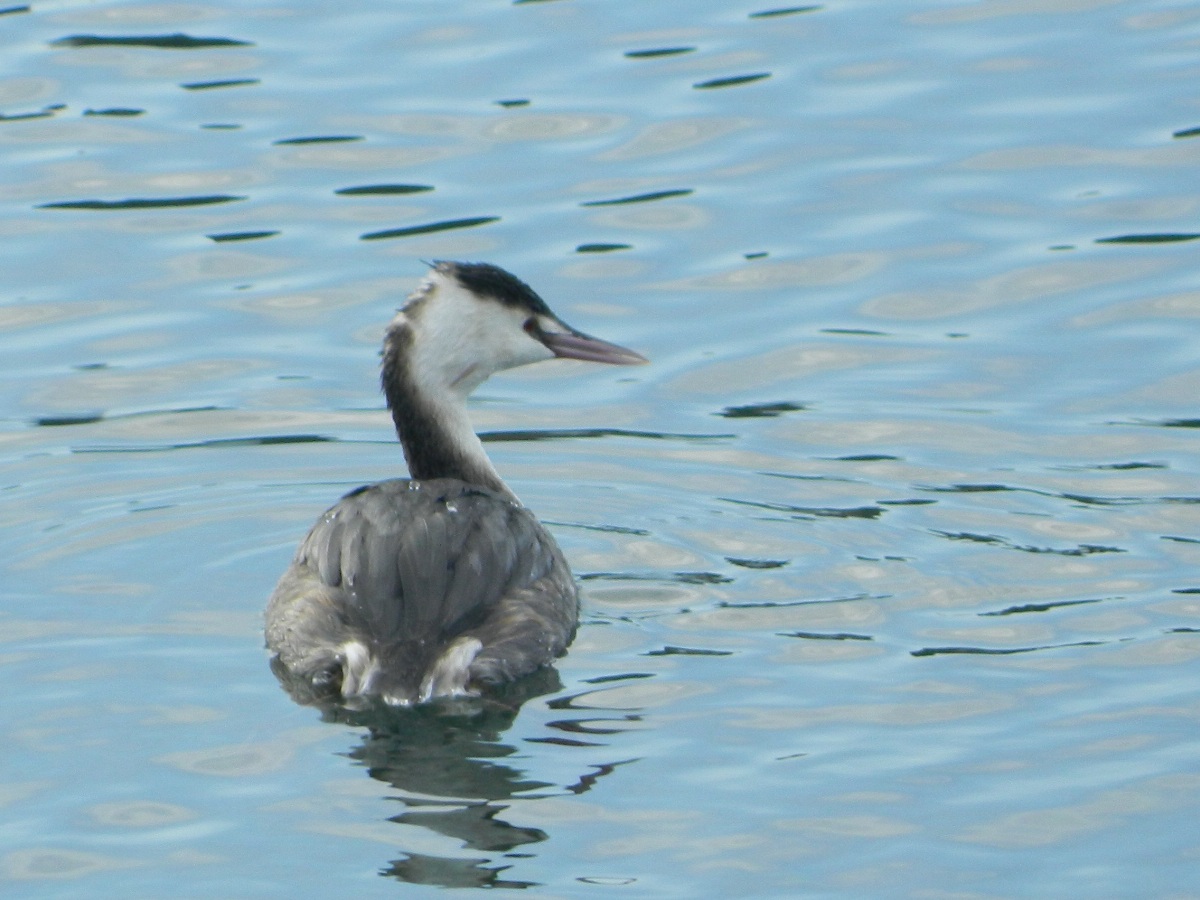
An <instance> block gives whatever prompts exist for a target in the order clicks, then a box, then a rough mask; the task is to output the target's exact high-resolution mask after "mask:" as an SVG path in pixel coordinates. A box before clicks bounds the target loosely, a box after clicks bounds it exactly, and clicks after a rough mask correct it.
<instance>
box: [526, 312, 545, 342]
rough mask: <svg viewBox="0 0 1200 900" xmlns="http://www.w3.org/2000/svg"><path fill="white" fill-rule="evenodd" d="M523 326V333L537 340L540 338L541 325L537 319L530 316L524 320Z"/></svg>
mask: <svg viewBox="0 0 1200 900" xmlns="http://www.w3.org/2000/svg"><path fill="white" fill-rule="evenodd" d="M523 327H524V329H525V333H526V334H527V335H529V336H530V337H532V338H537V339H538V340H541V337H542V326H540V325H539V324H538V322H537V319H535V318H533V317H532V316H530V317H529V318H528V319H526V320H525V325H524V326H523Z"/></svg>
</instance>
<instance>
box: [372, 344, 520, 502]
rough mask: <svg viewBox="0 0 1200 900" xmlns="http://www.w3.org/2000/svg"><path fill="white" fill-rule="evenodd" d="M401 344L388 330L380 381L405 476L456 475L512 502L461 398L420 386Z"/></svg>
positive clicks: (415, 477) (449, 476)
mask: <svg viewBox="0 0 1200 900" xmlns="http://www.w3.org/2000/svg"><path fill="white" fill-rule="evenodd" d="M406 343H407V341H406V336H404V335H399V334H389V336H388V341H387V344H386V345H385V349H384V357H383V373H382V381H383V390H384V394H385V395H386V397H387V403H388V408H389V409H390V410H391V413H392V421H393V422H395V423H396V434H397V435H399V437H400V445H401V446H402V447H403V448H404V458H405V460H406V461H407V462H408V472H409V475H411V476H412V477H413V478H414V479H418V480H426V479H430V478H456V479H458V480H459V481H465V482H466V483H468V484H474V485H479V486H480V487H485V488H490V489H491V490H494V491H497V492H499V493H501V494H503V495H505V496H507V497H510V498H512V499H513V500H514V501H515V500H516V497H515V495H514V494H513V493H512V491H511V490H509V488H508V486H507V485H506V484H505V483H504V481H503V480H502V479H501V478H500V474H499V473H498V472H497V471H496V469H495V467H494V466H493V465H492V461H491V460H490V459H488V456H487V453H486V452H485V451H484V449H483V443H482V442H481V441H480V440H479V436H478V435H477V434H475V430H474V428H472V427H471V420H470V417H469V416H468V415H467V405H466V398H465V397H463V396H461V395H460V394H459V393H457V392H455V391H453V390H450V389H446V390H443V391H432V390H430V389H429V388H428V387H425V386H423V385H422V383H421V380H420V379H419V378H417V377H416V374H415V373H414V372H413V371H412V366H411V365H410V364H409V360H410V359H411V356H410V355H409V354H407V353H405V349H406V347H405V344H406Z"/></svg>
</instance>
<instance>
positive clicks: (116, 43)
mask: <svg viewBox="0 0 1200 900" xmlns="http://www.w3.org/2000/svg"><path fill="white" fill-rule="evenodd" d="M50 46H52V47H150V48H153V49H157V50H205V49H209V48H213V47H253V46H254V44H253V42H251V41H238V40H234V39H233V38H198V37H191V36H190V35H187V34H181V33H180V34H162V35H126V36H117V37H113V36H104V35H95V34H77V35H72V36H70V37H64V38H59V39H58V40H55V41H51V42H50Z"/></svg>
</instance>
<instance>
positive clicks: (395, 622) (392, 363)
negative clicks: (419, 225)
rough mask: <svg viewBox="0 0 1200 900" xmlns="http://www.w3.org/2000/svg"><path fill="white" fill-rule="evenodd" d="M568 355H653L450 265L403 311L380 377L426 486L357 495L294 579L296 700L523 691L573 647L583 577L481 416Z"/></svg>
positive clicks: (509, 280) (280, 663)
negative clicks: (479, 425)
mask: <svg viewBox="0 0 1200 900" xmlns="http://www.w3.org/2000/svg"><path fill="white" fill-rule="evenodd" d="M554 356H564V357H571V358H576V359H592V360H595V361H600V362H609V363H617V364H625V363H636V362H643V361H644V360H643V359H642V358H641V357H640V356H638V355H637V354H635V353H632V352H631V351H628V350H625V349H624V348H621V347H617V346H616V345H614V344H608V343H605V342H603V341H599V340H596V339H594V338H589V337H587V336H586V335H583V334H580V333H579V332H575V331H573V330H571V329H570V328H568V327H567V326H565V325H564V324H563V323H562V322H561V321H560V320H558V319H557V318H556V317H555V316H554V315H553V313H551V312H550V310H549V308H548V307H546V304H545V303H544V302H543V301H542V300H541V298H539V297H538V296H537V295H536V294H535V293H534V292H533V291H532V290H531V289H530V288H529V287H528V286H526V285H525V284H524V283H522V282H520V281H519V280H517V279H516V278H515V277H514V276H512V275H510V274H508V273H507V272H505V271H503V270H502V269H498V268H496V267H495V266H490V265H486V264H479V263H475V264H466V263H437V264H436V265H435V266H434V269H433V271H432V273H431V275H430V276H429V278H427V279H426V280H425V281H424V282H423V283H422V286H421V287H420V288H419V289H418V290H417V292H416V293H414V294H413V295H412V297H411V298H410V300H409V302H408V304H407V305H406V306H405V307H404V309H403V310H401V311H400V312H399V313H398V314H397V315H396V317H395V319H393V321H392V323H391V325H390V326H389V328H388V332H387V337H386V338H385V341H384V351H383V374H382V382H383V388H384V393H385V394H386V396H387V400H388V406H389V408H390V409H391V412H392V417H393V420H394V421H395V424H396V430H397V433H398V435H399V437H400V441H401V444H402V446H403V447H404V453H405V457H406V459H407V461H408V466H409V473H410V475H411V476H412V477H411V478H409V479H397V480H393V481H384V482H380V483H378V484H373V485H368V486H366V487H362V488H359V489H357V490H355V491H352V492H350V493H349V494H347V495H346V496H345V497H343V498H342V499H341V500H340V501H339V502H338V503H337V504H336V505H334V506H333V507H332V508H330V509H329V510H328V511H327V512H326V513H325V514H324V515H323V516H322V517H321V518H320V520H318V522H317V523H316V524H315V525H314V526H313V528H312V530H311V531H309V533H308V536H307V537H306V538H305V539H304V541H303V543H302V544H301V545H300V548H299V550H297V552H296V556H295V558H294V559H293V561H292V563H291V565H290V566H289V567H288V569H287V571H286V572H284V574H283V577H282V578H280V580H279V584H278V585H277V586H276V588H275V591H274V593H273V594H272V595H271V599H270V601H269V602H268V604H267V613H266V640H267V646H268V648H269V649H270V651H271V653H272V655H273V659H272V667H273V668H274V669H275V671H276V673H277V674H278V675H279V676H280V678H281V679H282V680H283V681H284V683H285V684H286V685H287V686H288V687H289V689H290V690H291V691H292V693H293V695H294V696H296V697H297V698H298V699H303V700H306V701H311V702H326V703H329V702H332V703H338V704H345V705H351V706H353V705H360V704H362V703H364V702H368V698H372V697H375V698H379V699H381V700H383V701H384V702H387V703H390V704H393V705H408V704H411V703H419V702H424V701H426V700H430V699H433V698H436V697H441V696H455V695H463V694H473V693H477V692H479V691H480V690H481V689H483V688H486V687H488V686H492V685H498V684H502V683H504V682H508V681H512V680H514V679H516V678H520V677H521V676H523V675H527V674H529V673H531V672H533V671H535V670H536V669H538V668H540V667H542V666H544V665H547V664H548V663H550V662H551V661H552V660H553V659H555V658H556V657H558V656H560V655H561V654H562V653H563V652H564V651H565V650H566V648H567V646H568V645H569V644H570V642H571V640H572V638H573V637H574V634H575V627H576V623H577V621H578V615H579V599H578V594H577V592H576V588H575V583H574V580H573V579H572V577H571V572H570V569H569V568H568V566H567V563H566V561H565V559H564V558H563V555H562V552H561V551H560V550H559V548H558V545H557V544H556V543H555V541H554V538H553V537H552V536H551V535H550V533H549V532H548V531H546V529H545V528H544V527H543V526H542V525H541V523H539V522H538V521H537V519H536V517H535V516H534V515H533V514H532V513H531V512H530V511H529V510H528V509H526V508H525V507H524V506H522V505H521V504H520V502H519V501H518V500H517V499H516V497H515V496H514V495H513V493H512V492H511V491H510V490H509V489H508V487H507V486H506V485H505V484H504V482H503V481H502V480H501V479H500V476H499V475H498V474H497V472H496V470H495V469H494V468H493V467H492V464H491V462H490V461H489V460H488V458H487V455H486V453H485V452H484V450H483V445H482V444H481V443H480V441H479V438H478V437H477V436H476V435H475V433H474V431H473V430H472V429H471V426H470V421H469V419H468V418H467V414H466V397H467V395H468V394H469V393H470V392H471V391H472V390H474V389H475V388H476V387H477V386H478V385H479V384H481V383H482V382H483V381H484V380H485V379H486V378H487V377H488V376H489V375H491V374H492V373H494V372H497V371H500V370H502V369H506V368H512V367H513V366H518V365H524V364H527V363H531V362H536V361H538V360H542V359H550V358H552V357H554Z"/></svg>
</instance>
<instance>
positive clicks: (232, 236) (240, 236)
mask: <svg viewBox="0 0 1200 900" xmlns="http://www.w3.org/2000/svg"><path fill="white" fill-rule="evenodd" d="M278 234H280V232H278V231H231V232H229V233H227V234H209V235H205V237H207V238H208V239H209V240H210V241H215V242H216V243H218V244H223V243H228V242H233V241H257V240H260V239H262V238H269V237H275V236H276V235H278Z"/></svg>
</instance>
